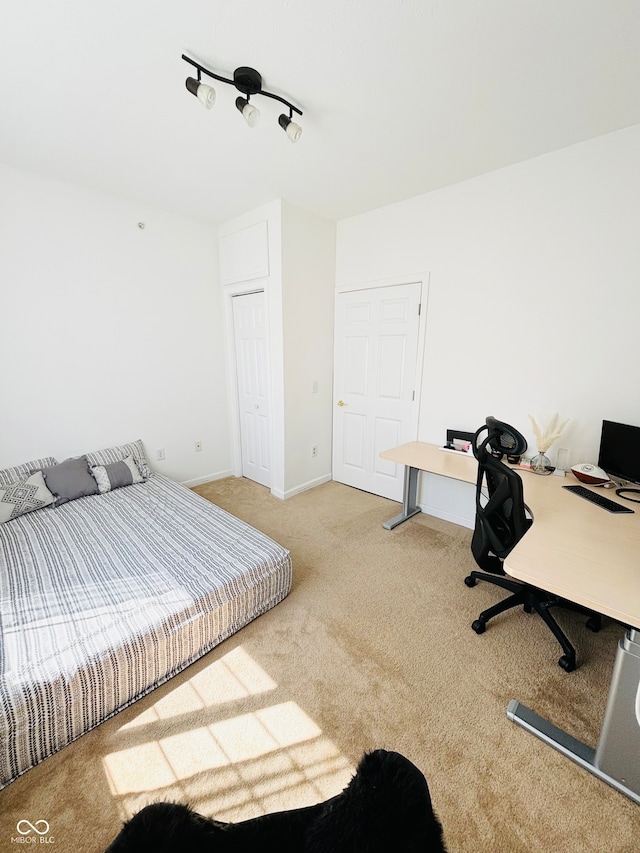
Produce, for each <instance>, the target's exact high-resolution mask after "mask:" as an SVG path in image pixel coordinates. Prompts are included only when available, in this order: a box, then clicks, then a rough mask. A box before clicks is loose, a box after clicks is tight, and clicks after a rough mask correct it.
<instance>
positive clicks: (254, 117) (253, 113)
mask: <svg viewBox="0 0 640 853" xmlns="http://www.w3.org/2000/svg"><path fill="white" fill-rule="evenodd" d="M236 107H237V108H238V109H239V110H240V112H241V113H242V117H243V119H244V120H245V121H246V123H247V124H248V125H249V127H255V126H256V125H257V124H258V120H259V118H260V110H259V109H258V108H257V107H254V106H253V104H250V103H249V98H236Z"/></svg>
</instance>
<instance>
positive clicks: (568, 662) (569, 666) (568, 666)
mask: <svg viewBox="0 0 640 853" xmlns="http://www.w3.org/2000/svg"><path fill="white" fill-rule="evenodd" d="M558 666H559V667H560V668H561V669H564V671H565V672H573V670H574V669H575V668H576V661H575V658H574V657H570V656H568V655H562V657H561V658H560V660H559V661H558Z"/></svg>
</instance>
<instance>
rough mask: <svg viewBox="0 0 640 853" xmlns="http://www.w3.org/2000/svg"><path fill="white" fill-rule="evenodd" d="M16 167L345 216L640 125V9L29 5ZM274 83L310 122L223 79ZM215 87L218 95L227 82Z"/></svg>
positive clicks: (2, 46)
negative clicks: (197, 90) (205, 96)
mask: <svg viewBox="0 0 640 853" xmlns="http://www.w3.org/2000/svg"><path fill="white" fill-rule="evenodd" d="M4 7H5V8H4V10H3V15H2V22H1V24H0V161H1V162H4V163H7V164H9V165H13V166H16V167H20V168H23V169H27V170H30V171H34V172H39V173H42V174H45V175H49V176H52V177H56V178H60V179H62V180H66V181H71V182H73V183H76V184H80V185H84V186H88V187H94V188H97V189H100V190H106V191H108V192H113V193H117V194H119V195H123V196H126V197H129V198H132V199H137V200H140V201H143V202H151V203H153V204H158V205H162V206H165V207H169V208H171V209H174V210H178V211H182V212H187V213H191V214H193V215H195V216H198V217H203V218H206V219H209V220H211V221H214V222H219V221H224V220H226V219H228V218H231V217H234V216H236V215H239V214H241V213H244V212H246V211H248V210H250V209H252V208H253V207H255V206H257V205H260V204H262V203H265V202H268V201H272V200H273V199H275V198H285V199H287V200H288V201H290V202H292V203H294V204H296V205H299V206H301V207H304V208H307V209H309V210H312V211H315V212H317V213H319V214H321V215H324V216H327V217H330V218H333V219H341V218H344V217H347V216H350V215H353V214H357V213H360V212H363V211H366V210H369V209H372V208H376V207H379V206H381V205H384V204H388V203H391V202H394V201H398V200H400V199H403V198H407V197H410V196H415V195H418V194H420V193H424V192H427V191H429V190H432V189H436V188H438V187H442V186H444V185H447V184H451V183H455V182H457V181H460V180H464V179H465V178H469V177H472V176H474V175H479V174H483V173H485V172H489V171H491V170H493V169H497V168H500V167H502V166H506V165H509V164H511V163H516V162H520V161H522V160H526V159H528V158H530V157H535V156H537V155H539V154H543V153H546V152H548V151H552V150H555V149H558V148H562V147H565V146H567V145H572V144H574V143H577V142H581V141H583V140H585V139H589V138H591V137H594V136H599V135H601V134H604V133H608V132H611V131H614V130H618V129H620V128H623V127H628V126H630V125H632V124H636V123H637V122H638V121H640V0H173V2H171V0H100V2H98V0H57V2H51V0H16V2H13V3H10V2H9V0H6V2H5V4H4ZM182 53H187V54H189V55H190V56H192V57H193V58H194V59H196V60H197V61H199V62H201V63H202V64H203V65H205V66H207V67H209V68H211V69H212V70H213V71H216V72H217V73H220V74H223V75H228V76H231V75H232V72H233V69H234V68H236V67H237V66H240V65H250V66H253V67H254V68H256V69H257V70H258V71H259V72H260V73H261V74H262V77H263V85H264V88H265V89H267V90H269V91H272V92H275V93H279V94H282V95H284V96H285V97H286V98H287V99H289V100H291V101H293V102H294V103H295V104H296V105H298V106H299V107H300V108H301V109H302V110H303V111H304V116H303V118H302V119H300V120H299V122H300V124H301V125H302V127H303V134H302V137H301V139H300V140H299V142H297V143H296V144H295V145H293V144H291V143H290V142H289V140H288V139H287V137H286V136H285V134H284V133H283V132H282V130H281V129H280V128H279V127H278V124H277V117H278V115H279V113H280V112H281V110H280V108H279V107H280V105H279V104H277V102H275V101H273V100H270V99H268V98H261V97H259V96H256V97H255V98H254V99H253V103H254V104H255V105H256V106H258V107H259V109H260V110H261V113H262V118H261V121H260V123H259V125H258V127H256V128H254V129H250V128H248V127H247V126H246V124H245V123H244V122H243V120H242V118H241V116H240V114H239V113H238V112H237V111H236V109H235V104H234V101H235V97H236V96H237V95H238V92H237V91H236V90H235V89H234V88H233V87H232V86H227V85H225V84H223V83H220V84H217V85H216V89H217V95H218V97H217V101H216V104H215V106H214V108H213V109H212V110H210V111H207V110H205V109H204V108H203V107H202V106H201V105H200V103H199V102H198V101H197V99H196V98H194V97H193V96H192V95H190V94H189V93H188V92H187V90H186V89H185V85H184V84H185V79H186V77H187V76H190V75H191V74H192V73H193V69H192V68H191V67H190V66H189V65H187V64H186V63H185V62H184V61H183V60H182V59H181V55H182ZM209 82H211V81H209Z"/></svg>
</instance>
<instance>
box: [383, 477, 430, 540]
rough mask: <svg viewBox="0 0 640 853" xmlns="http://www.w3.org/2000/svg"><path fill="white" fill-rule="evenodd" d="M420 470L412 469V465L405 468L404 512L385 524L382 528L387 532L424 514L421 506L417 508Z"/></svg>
mask: <svg viewBox="0 0 640 853" xmlns="http://www.w3.org/2000/svg"><path fill="white" fill-rule="evenodd" d="M419 471H420V469H419V468H412V467H411V466H410V465H405V466H404V488H403V493H402V512H401V513H400V514H399V515H394V517H393V518H390V519H389V521H385V522H383V524H382V526H383V527H384V529H385V530H393V528H394V527H397V526H398V525H399V524H402V522H403V521H406V520H407V519H408V518H411V516H413V515H417V514H418V513H419V512H422V510H421V509H420V507H419V506H416V496H417V494H418V472H419Z"/></svg>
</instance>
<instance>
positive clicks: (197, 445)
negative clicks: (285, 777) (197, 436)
mask: <svg viewBox="0 0 640 853" xmlns="http://www.w3.org/2000/svg"><path fill="white" fill-rule="evenodd" d="M201 450H202V442H201V441H196V453H200V451H201Z"/></svg>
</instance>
